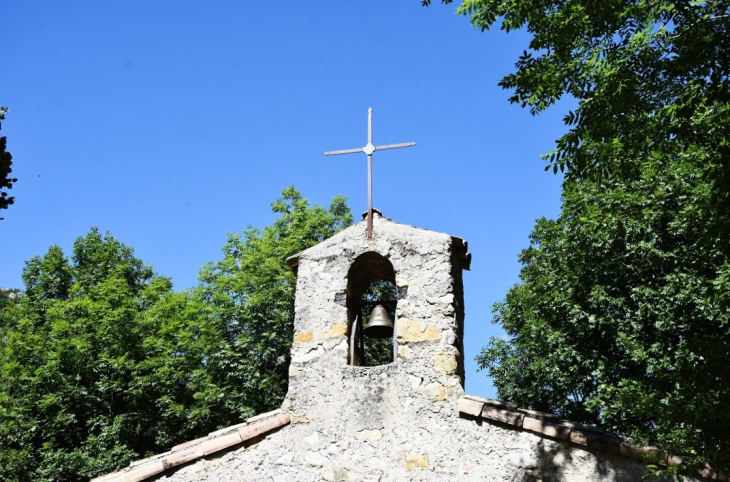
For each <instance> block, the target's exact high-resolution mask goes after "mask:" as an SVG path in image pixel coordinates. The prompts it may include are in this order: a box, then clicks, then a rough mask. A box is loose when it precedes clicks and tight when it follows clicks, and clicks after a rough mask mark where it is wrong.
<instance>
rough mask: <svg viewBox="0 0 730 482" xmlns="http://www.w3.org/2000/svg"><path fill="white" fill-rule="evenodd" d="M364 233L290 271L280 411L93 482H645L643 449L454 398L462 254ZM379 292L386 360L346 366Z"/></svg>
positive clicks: (393, 227)
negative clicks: (391, 294)
mask: <svg viewBox="0 0 730 482" xmlns="http://www.w3.org/2000/svg"><path fill="white" fill-rule="evenodd" d="M373 222H374V237H373V239H371V240H368V239H366V236H365V222H361V223H359V224H357V225H356V226H353V227H351V228H349V229H347V230H345V231H343V232H341V233H339V234H338V235H336V236H334V237H333V238H331V239H329V240H327V241H325V242H323V243H321V244H319V245H317V246H315V247H312V248H310V249H308V250H306V251H304V252H302V253H300V254H299V255H298V256H297V257H293V258H292V259H290V260H289V263H290V266H292V267H293V268H294V269H295V271H296V272H297V287H296V315H295V320H294V325H295V342H294V345H293V348H292V353H291V355H292V361H291V367H290V370H289V392H288V394H287V396H286V399H285V401H284V403H283V405H282V407H281V410H278V411H276V412H272V413H270V414H263V415H262V416H259V417H254V419H251V420H248V421H247V422H246V423H244V424H241V425H239V426H235V427H229V428H228V429H224V430H221V431H218V432H216V433H213V434H210V435H209V436H208V437H204V438H202V439H199V440H196V441H192V442H189V443H187V444H182V445H180V446H178V447H175V448H173V450H171V451H170V452H168V453H166V454H160V455H158V456H155V457H151V458H149V459H145V460H143V461H140V462H137V463H135V464H133V465H132V466H131V467H129V468H127V469H124V470H122V471H119V472H115V473H113V474H108V475H106V476H102V477H100V478H98V479H96V480H97V481H99V482H101V481H103V482H110V481H136V480H144V479H150V478H153V479H155V480H166V481H287V482H289V481H321V480H325V481H380V482H386V481H455V480H474V481H528V480H529V481H599V480H600V481H640V480H642V475H643V473H644V471H645V469H644V467H643V466H642V462H641V460H640V459H641V457H642V456H643V454H644V453H646V451H647V449H643V448H640V447H635V446H633V445H631V444H630V443H629V442H628V441H626V440H624V439H622V438H620V437H618V436H615V435H611V434H607V433H604V432H603V431H602V430H601V429H599V428H597V427H585V426H581V425H578V424H572V423H570V422H566V421H562V420H559V419H557V417H555V416H553V415H550V414H545V413H539V412H532V411H529V410H520V409H519V408H518V407H514V406H511V405H508V404H503V403H500V402H496V401H493V400H487V399H480V398H477V397H469V396H468V395H465V393H464V389H463V387H464V368H463V342H462V335H463V322H464V303H463V290H462V269H463V268H467V269H468V266H469V262H470V255H468V254H467V253H466V243H465V242H463V241H461V240H460V239H458V238H453V237H451V236H449V235H446V234H440V233H434V232H430V231H427V230H423V229H418V228H414V227H411V226H406V225H402V224H398V223H395V222H393V221H391V220H389V219H387V218H384V217H382V216H381V215H379V213H378V214H376V215H375V216H374V219H373ZM378 280H386V281H391V282H393V283H394V284H395V286H396V287H397V292H398V298H399V299H398V303H397V321H396V335H397V337H396V340H397V361H396V362H394V363H392V364H388V365H382V366H375V367H361V366H351V365H349V364H348V360H349V356H348V355H349V350H350V344H349V336H350V332H351V329H352V322H353V319H354V316H355V306H356V303H357V302H358V300H359V299H360V297H361V296H362V293H363V292H364V290H365V289H367V287H368V285H369V284H370V283H372V282H374V281H378ZM657 457H663V458H664V460H667V457H668V455H667V454H662V453H660V452H657ZM670 461H671V459H670ZM708 470H709V469H708ZM704 475H706V476H708V477H710V478H715V477H720V476H719V475H718V474H714V473H712V472H710V471H708V472H707V473H706V474H704ZM698 480H699V479H698Z"/></svg>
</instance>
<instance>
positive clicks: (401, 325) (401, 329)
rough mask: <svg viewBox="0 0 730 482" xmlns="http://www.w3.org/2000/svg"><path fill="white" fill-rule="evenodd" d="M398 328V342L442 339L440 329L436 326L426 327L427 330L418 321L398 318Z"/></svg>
mask: <svg viewBox="0 0 730 482" xmlns="http://www.w3.org/2000/svg"><path fill="white" fill-rule="evenodd" d="M396 326H397V330H398V341H410V342H418V341H433V340H439V339H440V338H441V334H440V333H439V331H438V328H436V327H435V326H434V325H426V328H425V329H423V328H421V323H420V322H419V321H418V320H409V319H408V318H398V322H397V324H396Z"/></svg>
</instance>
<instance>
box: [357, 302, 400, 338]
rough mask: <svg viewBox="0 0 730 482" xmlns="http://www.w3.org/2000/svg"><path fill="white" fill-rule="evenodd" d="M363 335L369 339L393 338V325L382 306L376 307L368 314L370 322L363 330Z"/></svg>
mask: <svg viewBox="0 0 730 482" xmlns="http://www.w3.org/2000/svg"><path fill="white" fill-rule="evenodd" d="M363 334H364V335H367V336H369V337H371V338H390V337H391V336H393V323H392V322H391V321H390V316H388V310H386V309H385V308H384V307H383V305H377V306H376V307H375V308H373V311H372V312H371V313H370V320H368V324H367V326H365V328H364V329H363Z"/></svg>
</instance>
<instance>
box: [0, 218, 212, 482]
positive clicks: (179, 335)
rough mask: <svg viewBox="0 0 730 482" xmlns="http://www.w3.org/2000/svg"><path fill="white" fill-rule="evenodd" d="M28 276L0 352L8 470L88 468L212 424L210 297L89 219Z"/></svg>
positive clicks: (0, 454)
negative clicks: (194, 295)
mask: <svg viewBox="0 0 730 482" xmlns="http://www.w3.org/2000/svg"><path fill="white" fill-rule="evenodd" d="M23 282H24V284H25V287H26V290H25V296H23V297H21V298H20V300H19V302H18V303H15V304H12V305H11V306H10V308H9V310H8V312H9V316H6V318H5V326H4V327H3V336H4V340H3V344H2V348H3V353H2V354H0V363H1V365H0V478H2V480H8V481H26V480H27V481H29V480H34V481H35V480H48V481H50V480H54V481H57V480H88V479H89V478H90V477H93V476H95V475H99V474H101V473H104V472H109V471H112V470H116V469H118V468H120V467H123V466H124V465H126V464H128V463H129V462H130V461H132V460H134V459H138V458H141V457H144V456H146V455H150V454H151V453H155V452H160V451H163V450H165V449H168V448H169V446H170V444H171V443H174V442H178V441H181V440H185V439H186V438H188V437H189V436H191V435H193V434H199V433H201V432H204V433H205V431H206V430H208V431H209V430H211V429H215V427H216V425H215V420H212V421H211V420H209V419H208V418H206V417H205V414H206V413H207V412H210V411H215V410H206V408H207V406H206V404H207V403H208V401H209V400H208V399H205V398H204V397H202V396H201V397H199V396H198V395H199V394H201V393H202V394H205V393H207V392H206V390H207V384H208V382H207V378H206V377H205V363H204V360H205V348H206V347H205V346H204V345H205V343H208V344H210V343H211V340H210V336H209V333H210V332H211V330H209V329H208V327H209V325H208V323H207V317H206V316H205V314H206V313H205V307H203V306H200V305H199V304H196V302H195V301H194V300H193V299H190V298H189V297H188V296H187V295H186V294H179V293H173V292H172V291H171V287H172V284H171V282H170V280H169V279H167V278H163V277H159V276H157V275H155V274H154V271H153V270H152V268H151V267H149V266H147V265H145V264H143V263H142V262H141V261H140V260H139V259H138V258H135V257H134V255H133V251H132V249H131V248H129V247H127V246H124V245H123V244H122V243H120V242H119V241H117V240H116V239H115V238H113V237H112V236H111V235H109V234H108V233H107V235H106V236H102V235H101V234H100V233H99V232H98V231H97V230H96V229H92V230H91V232H90V233H89V234H87V235H86V236H85V237H83V238H79V239H77V240H76V242H75V243H74V247H73V256H72V260H69V259H68V258H66V256H65V255H64V254H63V252H62V250H61V249H60V248H59V247H58V246H52V247H51V248H50V249H49V250H48V252H47V253H46V254H45V255H44V256H42V257H35V258H32V259H30V260H28V261H27V262H26V267H25V269H24V271H23ZM201 414H202V415H203V416H201Z"/></svg>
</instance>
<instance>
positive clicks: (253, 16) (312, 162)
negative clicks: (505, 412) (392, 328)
mask: <svg viewBox="0 0 730 482" xmlns="http://www.w3.org/2000/svg"><path fill="white" fill-rule="evenodd" d="M434 2H435V3H434V5H432V6H431V7H430V8H423V7H421V6H420V0H398V1H393V0H371V1H368V2H351V1H342V0H320V1H316V2H301V1H281V2H240V1H202V0H199V1H175V2H148V1H144V2H143V1H124V2H99V1H75V2H48V1H33V0H5V1H3V2H2V3H0V18H2V23H3V26H2V29H0V45H2V46H3V47H2V50H3V55H2V72H3V75H2V82H1V83H0V105H7V106H8V107H10V112H9V113H8V116H7V119H6V120H5V121H4V122H3V126H2V127H3V129H2V131H0V134H1V135H3V136H7V138H8V149H9V150H10V152H12V154H13V158H14V166H13V168H14V172H13V175H14V176H16V177H18V179H19V181H18V182H17V184H16V185H15V187H14V188H13V189H12V190H11V194H12V195H14V196H15V198H16V204H15V205H13V206H11V207H10V209H8V210H7V211H3V212H2V213H0V215H3V216H4V217H5V220H4V221H0V286H3V287H17V288H22V282H21V272H22V269H23V266H24V262H25V260H27V259H28V258H30V257H32V256H35V255H42V254H43V253H45V251H46V250H47V249H48V247H49V246H51V245H53V244H58V245H60V246H61V247H62V248H63V249H64V251H65V252H66V253H67V254H68V253H70V248H71V246H72V244H73V241H74V239H76V238H77V237H79V236H83V235H85V234H86V233H87V232H88V231H89V229H90V228H91V227H92V226H98V227H99V229H100V230H102V231H110V232H111V233H112V234H113V235H114V236H115V237H116V238H117V239H119V240H121V241H122V242H124V243H125V244H127V245H129V246H131V247H133V248H134V249H135V253H136V255H137V256H138V257H140V258H142V259H143V260H144V261H145V262H147V263H149V264H151V265H153V266H154V267H155V269H156V270H157V272H158V273H160V274H162V275H164V276H169V277H171V278H172V280H173V282H174V284H175V288H176V289H183V288H185V287H190V286H194V285H195V284H196V283H197V273H198V268H199V267H200V266H201V265H203V264H204V263H206V262H207V261H215V260H218V259H220V258H221V256H222V255H221V252H220V249H221V248H222V246H223V243H224V240H225V236H226V233H230V232H241V231H242V230H243V229H244V228H245V227H246V226H248V225H253V226H258V227H263V226H266V225H267V224H270V223H271V222H272V221H273V220H274V219H275V218H274V215H273V214H272V213H271V209H270V203H271V202H272V201H274V200H275V199H276V198H277V197H278V195H279V194H280V192H281V191H282V189H283V188H285V187H286V186H288V185H290V184H294V185H295V186H296V187H297V188H298V189H299V190H300V191H301V192H302V193H303V194H304V196H305V197H307V198H308V199H309V200H310V201H312V202H315V203H319V204H324V205H326V204H328V203H329V201H330V200H331V199H332V197H333V196H335V195H337V194H343V195H345V196H347V197H348V198H349V204H350V206H351V207H352V210H353V212H354V213H356V215H357V216H358V218H359V213H361V212H362V211H363V210H364V209H365V208H366V204H367V190H366V160H365V159H366V158H365V156H364V155H349V156H339V157H325V156H323V154H322V153H323V152H324V151H327V150H334V149H345V148H354V147H360V146H363V145H364V144H365V141H366V134H367V123H366V118H367V117H366V116H367V109H368V107H372V108H373V111H374V140H375V143H376V144H388V143H398V142H409V141H415V142H417V143H418V145H417V146H416V147H411V148H408V149H400V150H394V151H387V152H381V153H376V154H375V156H374V157H375V169H374V171H375V182H374V185H375V189H374V205H375V206H376V207H377V208H379V209H381V210H382V211H383V214H384V215H385V216H387V217H389V218H391V219H393V220H395V221H398V222H402V223H406V224H411V225H415V226H418V227H422V228H426V229H431V230H434V231H440V232H446V233H449V234H452V235H455V236H460V237H463V238H465V239H467V240H468V241H469V246H470V251H471V252H472V253H473V256H474V260H473V263H472V271H471V272H468V273H466V274H465V296H466V300H465V303H466V333H465V344H466V353H465V355H466V361H467V380H466V384H467V385H466V386H467V392H468V393H471V394H474V395H482V396H488V397H494V396H495V391H494V388H493V387H492V385H491V382H490V381H489V380H488V379H487V377H486V376H485V375H484V373H477V372H476V366H475V364H474V363H473V359H474V356H475V355H476V354H477V353H478V351H479V349H480V348H481V347H482V346H483V345H485V344H486V343H487V341H488V339H489V337H490V336H491V335H500V334H501V333H502V332H501V331H500V329H499V327H498V326H495V325H492V324H491V323H490V320H491V305H492V304H493V303H494V302H496V301H499V300H501V299H502V298H503V297H504V294H505V293H506V291H507V289H508V288H509V287H510V286H511V285H512V284H514V283H515V282H517V281H518V273H519V268H520V266H519V263H518V262H517V255H518V253H519V251H520V250H521V249H523V248H525V247H526V246H527V245H528V234H529V233H530V231H531V229H532V227H533V225H534V221H535V219H537V218H539V217H542V216H546V217H555V216H556V215H557V214H558V212H559V206H560V199H559V196H560V181H561V179H560V178H559V177H558V176H555V175H553V174H552V172H550V173H546V172H544V171H543V168H544V165H545V164H544V162H543V161H542V160H541V159H540V154H541V153H544V152H547V151H549V150H550V149H551V148H552V147H553V144H554V139H556V138H557V137H558V136H559V134H560V133H561V132H563V130H564V126H563V124H562V114H563V112H562V111H563V110H564V109H560V108H555V109H553V110H552V111H549V112H548V113H547V114H543V115H540V116H538V117H531V116H530V114H529V113H528V112H527V111H525V110H522V109H520V108H519V107H518V106H515V105H510V104H509V102H508V101H507V98H508V96H509V92H508V91H504V90H502V89H501V88H499V87H498V86H497V82H498V81H499V79H500V78H501V77H502V76H504V75H505V74H507V73H509V72H511V71H512V70H513V67H514V63H515V61H516V59H517V57H518V56H519V54H520V53H521V52H522V51H523V50H524V49H526V48H527V42H528V36H527V34H525V33H522V32H517V33H510V34H509V35H507V34H505V33H504V32H500V31H499V30H497V31H493V32H487V33H481V32H479V31H478V30H474V29H472V28H471V26H470V25H469V21H468V19H467V18H464V17H459V16H457V15H455V13H454V10H455V6H454V5H448V6H444V5H441V4H439V3H438V2H436V1H435V0H434Z"/></svg>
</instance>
